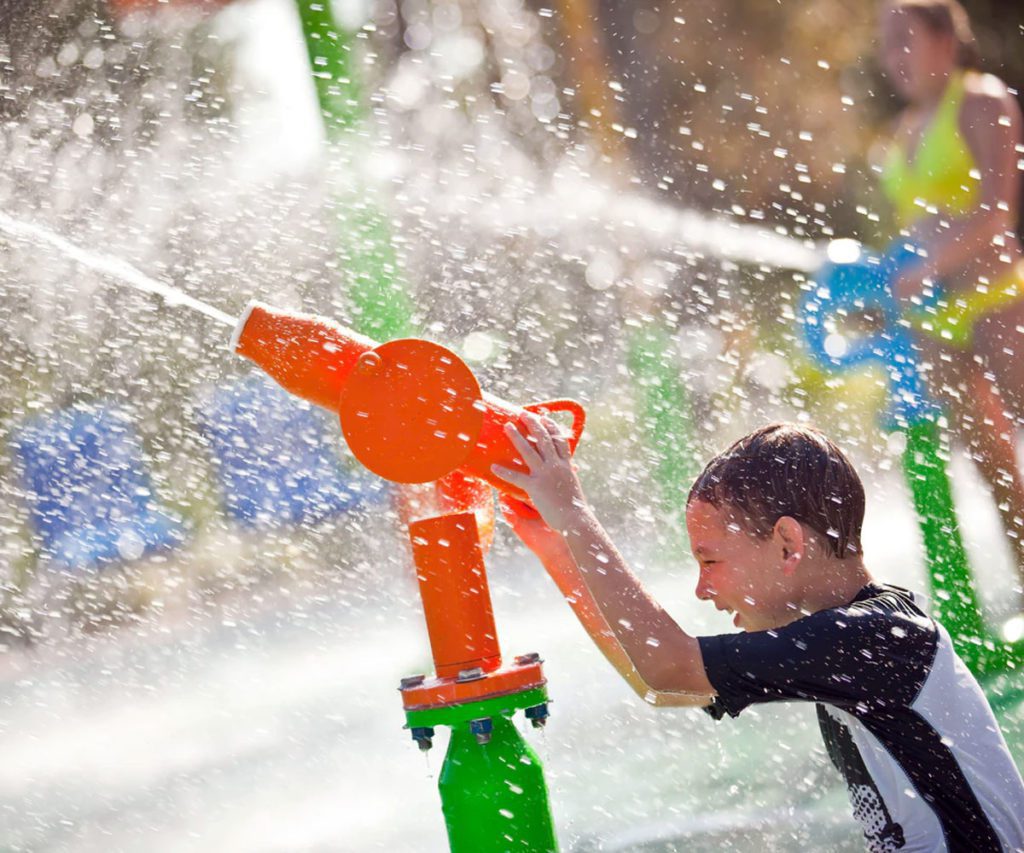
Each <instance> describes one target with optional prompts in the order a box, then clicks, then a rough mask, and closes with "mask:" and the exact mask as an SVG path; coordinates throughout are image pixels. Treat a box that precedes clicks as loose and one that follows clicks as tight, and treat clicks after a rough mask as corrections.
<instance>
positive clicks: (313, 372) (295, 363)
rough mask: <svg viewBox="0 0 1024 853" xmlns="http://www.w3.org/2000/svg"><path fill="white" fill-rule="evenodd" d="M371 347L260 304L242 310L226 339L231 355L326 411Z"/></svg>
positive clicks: (320, 322)
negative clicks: (228, 337) (256, 365)
mask: <svg viewBox="0 0 1024 853" xmlns="http://www.w3.org/2000/svg"><path fill="white" fill-rule="evenodd" d="M376 345H377V344H376V343H374V342H373V341H372V340H370V338H366V337H363V336H362V335H358V334H356V333H355V332H351V331H349V330H348V329H342V328H341V327H340V326H337V325H335V324H334V323H331V322H329V321H327V320H324V319H321V318H320V317H312V316H309V315H305V314H288V313H285V312H283V311H278V310H276V309H274V308H271V307H270V306H268V305H264V304H263V303H262V302H250V303H249V304H248V305H247V306H246V308H245V311H244V312H243V313H242V316H241V317H240V318H239V320H238V324H237V325H236V326H235V332H234V334H233V335H232V336H231V350H232V351H233V352H236V353H238V354H239V355H244V356H245V357H246V358H248V359H251V360H252V361H254V362H256V364H258V365H259V366H260V367H262V368H263V369H264V370H265V371H266V372H267V373H268V374H269V375H270V376H271V377H272V378H273V379H274V380H275V381H276V382H277V383H278V384H279V385H280V386H281V387H282V388H284V389H285V390H286V391H289V392H291V393H292V394H294V395H295V396H297V397H301V398H302V399H303V400H309V402H311V403H315V404H316V405H318V406H322V407H324V408H325V409H330V410H331V411H337V408H338V401H339V400H340V399H341V389H342V388H343V387H344V385H345V380H346V379H347V378H348V375H349V374H350V373H351V372H352V370H353V368H354V367H355V366H356V362H358V360H359V357H360V356H362V355H364V354H366V353H368V352H369V351H370V350H372V349H373V348H374V347H375V346H376Z"/></svg>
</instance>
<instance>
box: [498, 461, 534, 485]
mask: <svg viewBox="0 0 1024 853" xmlns="http://www.w3.org/2000/svg"><path fill="white" fill-rule="evenodd" d="M491 473H492V474H494V476H495V477H500V478H501V479H502V480H504V481H505V482H506V483H511V484H512V485H513V486H518V487H519V488H523V487H525V485H526V484H527V483H528V482H529V481H530V475H529V474H525V473H523V472H522V471H513V470H512V469H511V468H502V467H501V466H500V465H492V466H491Z"/></svg>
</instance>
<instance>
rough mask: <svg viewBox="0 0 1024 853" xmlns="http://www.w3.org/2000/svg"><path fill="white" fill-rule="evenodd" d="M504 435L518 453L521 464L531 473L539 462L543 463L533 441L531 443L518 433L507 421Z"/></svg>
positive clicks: (516, 428) (513, 425)
mask: <svg viewBox="0 0 1024 853" xmlns="http://www.w3.org/2000/svg"><path fill="white" fill-rule="evenodd" d="M505 435H507V436H508V437H509V440H510V441H511V442H512V445H513V447H515V449H516V450H518V451H519V455H520V456H521V457H522V458H523V462H525V463H526V466H527V467H528V468H529V469H530V470H531V471H532V470H533V469H534V468H536V467H537V466H538V465H539V464H540V463H541V462H543V461H544V457H543V456H541V454H540V451H539V450H538V449H537V444H536V442H535V441H531V440H530V439H528V438H527V437H526V436H525V435H523V434H522V433H521V432H520V431H519V427H517V426H516V425H515V424H514V423H512V422H511V421H509V422H508V423H507V424H505Z"/></svg>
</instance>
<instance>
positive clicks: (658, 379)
mask: <svg viewBox="0 0 1024 853" xmlns="http://www.w3.org/2000/svg"><path fill="white" fill-rule="evenodd" d="M628 347H629V351H628V354H627V363H628V366H629V371H630V375H631V376H632V379H633V385H634V388H635V389H636V391H635V394H636V400H637V409H638V415H639V417H640V425H641V430H642V434H643V435H644V438H645V444H646V446H647V450H648V452H649V453H650V454H651V456H652V457H653V459H652V462H653V473H654V479H655V481H656V482H657V484H658V488H659V490H660V492H661V499H662V505H663V506H664V507H665V509H666V510H667V511H668V512H669V515H670V518H671V520H672V521H673V522H674V524H673V528H674V529H677V530H679V531H681V534H680V542H679V544H680V547H681V545H682V542H681V536H682V535H683V532H685V526H684V515H685V511H686V506H685V504H686V492H687V488H688V486H689V482H690V480H691V479H693V477H694V476H695V475H696V473H697V471H696V468H695V465H694V463H695V460H696V458H697V454H696V447H695V445H694V441H693V418H692V415H691V406H690V395H689V393H688V391H687V389H686V385H685V384H684V383H683V381H682V377H681V376H680V372H679V368H678V366H677V365H676V363H675V359H674V358H671V357H670V354H671V353H672V352H673V350H674V347H675V342H674V340H673V338H672V334H671V332H670V331H669V330H668V329H667V328H665V326H663V325H661V324H659V323H657V322H656V321H654V320H650V321H649V322H646V323H644V325H642V326H641V327H640V328H638V329H636V330H634V331H633V333H632V334H631V335H630V337H629V342H628Z"/></svg>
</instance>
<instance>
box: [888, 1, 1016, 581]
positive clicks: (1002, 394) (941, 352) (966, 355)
mask: <svg viewBox="0 0 1024 853" xmlns="http://www.w3.org/2000/svg"><path fill="white" fill-rule="evenodd" d="M881 43H882V63H883V66H884V69H885V72H886V74H887V76H888V77H889V79H890V80H891V82H892V84H893V86H894V87H895V89H896V90H897V92H898V94H899V95H900V96H901V97H903V98H904V99H905V101H906V106H905V108H904V109H903V110H902V112H901V113H900V115H899V117H898V119H897V126H896V132H895V135H894V138H893V140H892V143H891V145H890V147H889V151H888V155H887V157H886V160H885V162H884V165H883V167H882V176H881V183H882V188H883V190H884V192H885V194H886V195H887V196H888V198H889V200H890V202H891V204H892V207H893V210H894V213H895V217H896V220H897V222H898V224H899V227H900V228H901V234H902V235H904V236H905V237H906V238H907V240H908V242H910V243H913V244H914V245H915V246H917V247H918V248H919V249H920V250H923V251H921V257H920V261H919V262H917V263H915V264H913V265H912V266H909V267H907V268H905V269H904V272H903V274H902V275H901V276H900V277H899V279H898V280H897V281H896V282H895V284H894V290H895V293H896V296H897V298H899V299H900V300H902V301H903V302H904V303H905V305H906V309H905V316H907V317H908V318H910V319H911V322H912V323H913V326H914V328H915V329H916V331H917V338H918V344H919V346H920V347H921V350H922V359H921V361H922V364H923V365H924V367H925V369H926V370H927V373H928V379H929V384H930V386H931V388H932V391H933V393H934V394H935V395H936V396H937V397H938V398H939V399H940V401H941V402H942V403H943V405H944V406H945V408H946V411H947V413H948V415H949V420H950V427H951V428H952V429H953V430H954V431H955V433H956V434H957V435H958V437H959V438H960V439H962V440H963V442H964V443H965V444H966V445H967V447H968V449H969V450H970V452H971V455H972V457H973V458H974V460H975V462H976V464H977V466H978V469H979V471H980V472H981V474H982V476H983V478H984V479H985V482H986V483H987V484H988V486H989V488H990V489H991V491H992V494H993V497H994V498H995V501H996V505H997V507H998V509H999V514H1000V517H1001V520H1002V524H1003V528H1004V530H1005V532H1006V535H1007V538H1008V539H1009V541H1010V543H1011V545H1012V547H1013V551H1014V557H1015V560H1016V564H1017V571H1018V574H1019V576H1020V579H1021V584H1022V585H1024V478H1022V476H1021V471H1020V467H1019V464H1018V462H1017V456H1016V427H1017V424H1018V423H1020V422H1022V421H1024V260H1022V258H1024V255H1022V252H1021V245H1020V242H1019V240H1018V238H1017V235H1016V233H1015V229H1016V225H1017V216H1018V210H1017V203H1018V199H1019V198H1020V189H1021V171H1020V168H1019V167H1018V165H1017V162H1018V159H1019V158H1020V157H1021V154H1020V153H1019V151H1018V146H1020V145H1021V141H1022V131H1021V127H1022V121H1021V112H1020V108H1019V106H1018V104H1017V101H1016V99H1015V98H1014V97H1013V95H1012V94H1011V93H1010V92H1009V91H1008V90H1007V87H1006V85H1005V84H1004V83H1003V82H1002V81H1001V80H1000V79H999V78H997V77H995V76H993V75H991V74H983V73H980V72H979V71H976V70H974V69H975V68H976V66H977V53H976V49H975V45H974V37H973V34H972V32H971V29H970V22H969V20H968V17H967V14H966V12H965V11H964V9H963V7H962V6H961V5H960V4H959V2H957V0H891V2H888V3H887V4H886V5H885V6H884V7H883V10H882V15H881ZM1022 150H1024V149H1022ZM933 283H938V284H940V285H941V288H942V291H943V299H942V300H941V301H940V302H939V303H938V304H937V305H935V306H933V307H930V308H928V309H927V310H926V309H924V308H923V307H922V299H923V298H924V297H927V296H928V295H929V291H930V288H931V286H932V284H933Z"/></svg>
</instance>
